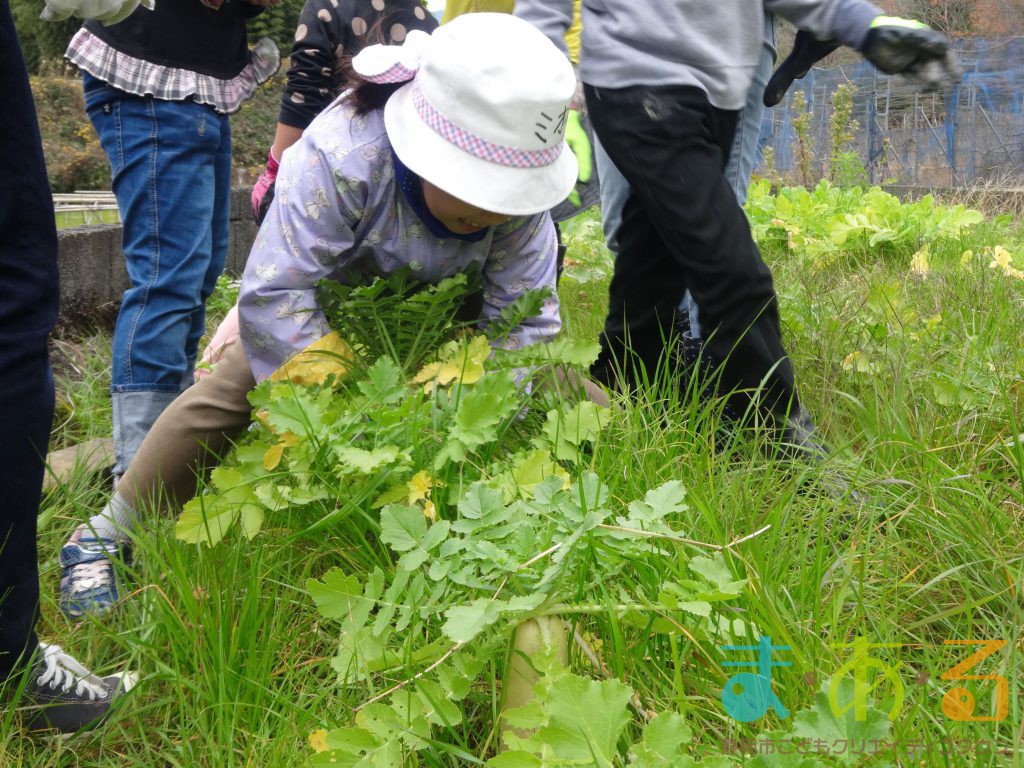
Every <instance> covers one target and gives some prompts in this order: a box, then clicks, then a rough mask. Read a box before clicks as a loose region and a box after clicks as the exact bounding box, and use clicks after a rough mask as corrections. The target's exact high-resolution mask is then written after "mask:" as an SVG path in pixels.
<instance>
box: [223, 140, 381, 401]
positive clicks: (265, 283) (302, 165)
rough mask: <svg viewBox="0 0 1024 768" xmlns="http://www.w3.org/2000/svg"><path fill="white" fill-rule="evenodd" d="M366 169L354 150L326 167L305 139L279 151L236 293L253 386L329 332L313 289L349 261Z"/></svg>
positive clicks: (325, 158)
mask: <svg viewBox="0 0 1024 768" xmlns="http://www.w3.org/2000/svg"><path fill="white" fill-rule="evenodd" d="M356 149H358V148H356ZM367 164H368V161H367V160H365V159H364V158H363V156H362V154H361V153H360V152H358V151H353V152H351V153H350V154H348V155H347V156H346V157H345V158H343V159H342V160H340V161H332V159H331V158H330V157H329V156H328V155H327V154H326V153H325V152H323V151H321V150H320V149H319V148H318V147H316V146H315V145H314V144H313V142H312V141H310V140H309V139H308V138H307V137H303V138H302V139H301V140H300V141H299V142H298V143H296V144H295V145H293V146H292V147H291V148H289V150H288V151H287V152H286V153H285V156H284V158H283V159H282V161H281V170H280V172H279V173H278V177H277V190H278V192H277V197H276V199H275V201H274V205H272V206H270V211H269V212H268V214H267V218H266V219H265V220H264V222H263V225H262V226H261V227H260V231H259V233H258V234H257V235H256V242H255V244H254V245H253V248H252V251H251V252H250V254H249V259H248V261H247V262H246V265H245V272H244V274H243V275H242V285H241V287H240V289H239V292H238V317H239V328H240V335H241V339H242V344H243V346H244V347H245V352H246V355H247V356H248V358H249V364H250V365H251V366H252V372H253V375H254V376H255V377H256V380H257V381H262V380H263V379H265V378H266V377H267V376H269V375H270V374H271V373H273V372H274V371H275V370H276V369H277V368H278V367H280V365H281V364H282V363H284V362H285V361H286V360H287V359H288V358H289V357H291V356H292V355H293V354H295V353H296V352H300V351H302V350H303V349H305V348H306V347H307V346H309V345H310V344H312V343H313V342H314V341H316V340H317V339H319V338H320V337H321V336H324V335H326V333H327V332H328V328H327V322H326V320H325V318H324V315H323V312H322V311H321V310H320V307H319V305H318V304H317V299H316V283H317V281H318V280H320V279H322V278H325V277H328V276H331V275H333V274H335V273H337V272H338V271H339V270H342V269H344V268H345V266H346V264H348V263H349V262H350V261H351V258H352V248H353V245H354V244H355V234H354V229H355V227H356V226H357V225H358V223H359V221H360V218H361V211H362V210H363V209H364V207H365V205H366V196H367V185H366V183H365V181H362V179H366V178H368V176H369V175H370V174H372V169H370V168H369V167H368V165H367ZM335 179H341V180H343V181H344V183H343V184H341V183H337V182H336V181H335Z"/></svg>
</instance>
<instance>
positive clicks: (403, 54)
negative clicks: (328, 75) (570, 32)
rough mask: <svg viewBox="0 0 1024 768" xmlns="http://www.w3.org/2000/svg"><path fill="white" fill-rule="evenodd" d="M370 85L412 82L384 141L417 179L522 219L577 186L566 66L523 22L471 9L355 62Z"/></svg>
mask: <svg viewBox="0 0 1024 768" xmlns="http://www.w3.org/2000/svg"><path fill="white" fill-rule="evenodd" d="M352 65H353V67H354V68H355V70H356V72H358V73H359V74H360V75H362V76H363V77H364V78H366V79H367V80H369V81H371V82H375V83H399V82H403V81H406V80H411V82H409V83H408V84H407V85H405V86H403V87H402V88H400V89H399V90H398V91H396V92H395V93H394V94H393V95H392V96H391V98H390V99H388V102H387V104H386V106H385V107H384V126H385V128H386V129H387V132H388V139H389V140H390V142H391V146H392V147H394V150H395V152H396V153H397V155H398V157H399V158H401V160H402V162H403V163H404V164H405V165H406V166H407V167H408V168H410V169H411V170H412V171H413V172H414V173H416V174H418V175H419V176H420V177H421V178H424V179H426V180H427V181H429V182H430V183H431V184H433V185H435V186H437V187H439V188H440V189H443V190H444V191H445V192H447V193H448V194H450V195H453V196H454V197H457V198H458V199H459V200H462V201H463V202H466V203H469V204H470V205H475V206H476V207H478V208H481V209H483V210H485V211H489V212H491V213H500V214H505V215H508V216H524V215H529V214H534V213H540V212H541V211H546V210H548V209H550V208H552V207H554V206H555V205H557V204H558V203H560V202H562V201H563V200H564V199H565V198H566V197H567V196H568V194H569V193H570V192H571V191H572V188H573V186H574V185H575V183H576V175H577V166H576V158H575V157H574V156H573V154H572V152H571V151H570V150H569V148H568V146H566V143H565V119H566V114H567V111H568V107H569V101H570V99H571V98H572V96H573V93H574V91H575V88H576V77H575V75H574V73H573V70H572V65H571V64H570V63H569V60H568V59H567V58H566V57H565V55H564V54H563V53H562V52H561V51H559V50H558V49H557V48H556V47H555V46H554V45H553V44H552V43H551V42H550V41H549V40H548V39H547V38H546V37H544V35H543V34H542V33H541V32H540V31H538V30H537V29H535V28H534V27H532V26H531V25H530V24H529V23H527V22H525V21H523V20H522V19H518V18H516V17H514V16H510V15H508V14H503V13H471V14H467V15H465V16H460V17H458V18H456V19H454V20H453V21H451V22H450V23H448V24H445V25H444V26H442V27H440V28H438V29H437V30H436V31H435V32H434V34H433V35H428V34H427V33H425V32H422V31H419V30H414V31H412V32H410V33H409V34H408V36H407V37H406V39H405V42H404V43H403V44H402V45H401V46H393V45H392V46H385V45H372V46H369V47H368V48H365V49H363V50H362V51H360V52H359V54H357V55H356V57H355V58H354V59H353V61H352Z"/></svg>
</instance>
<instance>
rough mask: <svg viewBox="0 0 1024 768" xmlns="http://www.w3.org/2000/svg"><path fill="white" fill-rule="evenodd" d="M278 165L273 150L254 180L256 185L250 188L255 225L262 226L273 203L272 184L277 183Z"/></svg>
mask: <svg viewBox="0 0 1024 768" xmlns="http://www.w3.org/2000/svg"><path fill="white" fill-rule="evenodd" d="M280 167H281V166H280V164H279V163H278V162H277V159H276V158H275V157H274V150H273V149H271V150H270V151H269V152H267V167H266V168H264V169H263V173H261V174H260V177H259V178H258V179H256V185H255V186H254V187H253V188H252V218H253V220H255V222H256V223H257V224H262V223H263V219H265V218H266V216H267V211H268V210H269V209H270V204H271V203H272V202H273V201H274V182H275V181H277V169H278V168H280Z"/></svg>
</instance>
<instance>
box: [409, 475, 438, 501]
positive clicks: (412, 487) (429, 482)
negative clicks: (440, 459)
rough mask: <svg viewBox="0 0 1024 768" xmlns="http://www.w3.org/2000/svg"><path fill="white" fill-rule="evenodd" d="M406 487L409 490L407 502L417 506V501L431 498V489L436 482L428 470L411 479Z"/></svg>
mask: <svg viewBox="0 0 1024 768" xmlns="http://www.w3.org/2000/svg"><path fill="white" fill-rule="evenodd" d="M406 487H407V488H408V489H409V493H408V495H407V496H406V501H407V502H408V503H409V504H415V503H416V502H417V501H424V500H426V499H429V498H430V489H431V488H433V487H434V481H433V478H431V477H430V473H429V472H427V470H425V469H421V470H420V471H419V472H417V473H416V474H415V475H413V476H412V477H411V478H410V479H409V482H408V483H407V485H406Z"/></svg>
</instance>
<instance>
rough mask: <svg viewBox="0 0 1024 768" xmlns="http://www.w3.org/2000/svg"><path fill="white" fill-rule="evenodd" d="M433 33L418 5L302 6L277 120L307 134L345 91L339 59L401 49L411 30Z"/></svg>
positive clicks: (388, 0) (338, 1)
mask: <svg viewBox="0 0 1024 768" xmlns="http://www.w3.org/2000/svg"><path fill="white" fill-rule="evenodd" d="M436 27H437V21H436V20H435V19H434V17H433V16H431V15H430V14H429V13H427V11H426V9H425V8H424V7H423V5H422V4H421V3H420V2H418V0H306V3H305V5H303V6H302V12H301V13H300V14H299V24H298V26H297V27H296V29H295V41H294V43H293V44H292V52H291V64H290V66H289V68H288V83H287V85H286V86H285V90H284V95H283V96H282V97H281V112H280V116H279V117H278V120H279V121H280V122H282V123H284V124H285V125H290V126H292V127H294V128H300V129H302V130H305V129H306V127H307V126H308V125H309V124H310V123H311V122H312V121H313V118H314V117H316V116H317V115H318V114H320V112H321V111H322V110H323V109H324V108H325V107H326V106H327V105H328V104H330V103H331V101H333V100H334V97H335V96H337V95H338V93H340V92H341V91H342V90H343V89H344V87H345V83H344V80H343V78H342V76H341V67H340V62H341V59H342V57H344V56H346V55H355V54H356V53H358V52H359V51H360V50H361V49H362V48H363V47H364V46H366V45H368V44H370V43H372V42H385V43H388V44H392V43H401V42H402V41H403V40H405V36H406V35H407V34H408V33H409V30H412V29H422V30H424V31H425V32H432V31H433V30H434V29H435V28H436Z"/></svg>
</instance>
